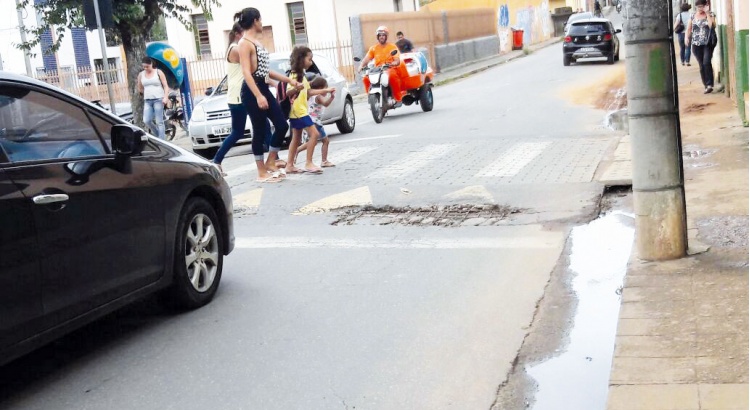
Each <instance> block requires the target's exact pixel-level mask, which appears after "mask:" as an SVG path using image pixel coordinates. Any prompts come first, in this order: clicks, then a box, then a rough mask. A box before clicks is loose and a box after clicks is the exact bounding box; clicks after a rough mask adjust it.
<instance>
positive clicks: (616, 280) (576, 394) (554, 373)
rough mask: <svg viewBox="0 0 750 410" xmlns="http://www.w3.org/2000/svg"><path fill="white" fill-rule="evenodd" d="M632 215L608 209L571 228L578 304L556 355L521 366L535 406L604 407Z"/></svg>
mask: <svg viewBox="0 0 750 410" xmlns="http://www.w3.org/2000/svg"><path fill="white" fill-rule="evenodd" d="M633 217H634V216H633V215H631V214H627V213H624V212H619V211H616V212H612V213H610V214H608V215H605V216H603V217H600V218H599V219H596V220H595V221H593V222H591V223H589V224H588V225H584V226H579V227H576V228H574V229H573V231H572V233H571V239H572V251H571V255H570V269H571V270H572V271H573V272H574V273H575V275H576V276H575V278H574V279H573V290H574V291H575V292H576V296H577V297H578V307H577V309H576V314H575V317H574V324H573V329H572V330H571V332H570V343H569V345H568V346H567V347H566V349H567V350H566V351H565V352H564V353H562V354H561V355H559V356H557V357H554V358H552V359H550V360H547V361H545V362H542V363H540V364H537V365H534V366H530V367H527V369H526V371H527V373H528V374H529V375H531V376H532V377H533V378H534V379H535V380H536V381H537V384H538V385H539V388H538V391H537V393H536V401H535V404H534V407H533V408H534V409H537V410H548V409H559V408H561V406H562V404H563V403H565V404H564V407H565V408H570V409H587V410H597V409H604V408H605V406H606V402H607V389H608V385H609V374H610V367H611V364H612V355H613V352H614V344H615V333H616V330H617V318H618V314H619V312H620V296H619V291H618V290H619V289H620V287H621V286H622V281H623V278H624V276H625V270H626V267H627V262H628V258H629V257H630V252H631V248H632V246H633V238H634V235H635V228H634V227H633V226H632V225H633V223H632V221H628V218H630V219H632V218H633Z"/></svg>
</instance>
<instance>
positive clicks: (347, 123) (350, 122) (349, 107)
mask: <svg viewBox="0 0 750 410" xmlns="http://www.w3.org/2000/svg"><path fill="white" fill-rule="evenodd" d="M354 125H355V118H354V106H353V104H352V101H351V100H350V99H349V98H347V99H346V102H344V116H343V117H342V118H341V119H340V120H338V121H336V128H338V129H339V132H340V133H342V134H348V133H350V132H352V131H354Z"/></svg>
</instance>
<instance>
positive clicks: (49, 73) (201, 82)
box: [35, 41, 355, 105]
mask: <svg viewBox="0 0 750 410" xmlns="http://www.w3.org/2000/svg"><path fill="white" fill-rule="evenodd" d="M308 47H310V49H311V50H313V52H314V53H316V54H320V55H323V56H325V57H328V59H329V60H330V61H331V63H333V65H334V66H335V67H336V68H338V70H339V72H340V73H341V74H342V75H344V77H346V79H347V82H349V83H353V82H354V79H355V76H354V62H353V55H352V44H351V41H347V42H339V43H335V42H331V43H317V44H315V43H311V44H308ZM276 53H283V54H290V53H291V49H287V50H283V49H282V50H281V51H279V50H278V49H277V51H276ZM187 70H188V74H189V75H190V89H191V91H192V93H193V96H199V95H203V93H204V92H205V90H206V88H208V87H215V86H216V85H218V84H219V82H220V81H221V79H222V78H224V75H226V59H225V57H224V55H220V56H213V57H208V58H206V57H204V58H200V59H196V60H188V61H187ZM105 75H106V73H105V71H104V66H102V65H98V66H96V67H95V69H94V70H92V69H90V68H88V67H81V68H78V69H76V68H73V67H62V68H61V69H60V70H39V71H38V72H37V73H36V76H35V77H36V79H38V80H41V81H44V82H47V83H49V84H53V85H55V86H57V87H60V88H62V89H64V90H65V91H68V92H69V93H72V94H75V95H78V96H79V97H81V98H84V99H87V100H89V101H93V100H101V101H102V104H105V105H109V104H110V101H109V95H108V94H107V83H106V81H105ZM109 75H110V77H111V78H112V88H113V92H114V99H115V102H116V103H130V93H129V91H128V75H127V72H126V70H125V68H124V67H122V68H119V67H117V66H115V65H111V67H110V71H109Z"/></svg>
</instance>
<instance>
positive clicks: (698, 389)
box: [607, 64, 748, 410]
mask: <svg viewBox="0 0 750 410" xmlns="http://www.w3.org/2000/svg"><path fill="white" fill-rule="evenodd" d="M678 68H679V70H678V79H679V87H680V88H679V90H680V91H679V93H680V116H681V121H680V122H681V127H682V141H683V159H684V174H685V191H686V201H687V213H688V229H689V231H688V232H689V238H690V247H691V250H705V249H706V247H708V248H709V249H708V250H707V251H706V252H703V253H698V254H695V255H693V256H689V257H686V258H683V259H680V260H676V261H668V262H643V261H640V260H639V259H638V258H637V254H636V253H635V250H634V252H633V255H632V256H631V260H630V263H629V266H628V270H627V274H626V278H625V284H624V288H623V293H622V304H621V309H620V317H619V324H618V330H617V336H616V342H615V352H614V358H613V361H612V370H611V374H610V383H609V386H610V387H609V398H608V403H607V408H608V409H609V410H624V409H627V410H671V409H674V410H677V409H679V410H692V409H695V410H698V409H703V410H729V409H732V410H735V409H736V410H739V409H742V410H747V409H748V237H747V235H748V129H747V128H744V127H742V122H741V121H740V118H739V115H738V114H737V109H736V107H734V106H733V105H732V101H731V100H730V99H728V98H726V97H725V96H724V95H723V94H710V95H704V94H703V86H702V84H701V81H700V75H699V72H698V67H697V64H694V65H693V66H692V67H682V66H681V67H678ZM701 248H702V249H701Z"/></svg>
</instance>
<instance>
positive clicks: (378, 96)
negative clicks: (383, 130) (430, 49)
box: [354, 50, 435, 124]
mask: <svg viewBox="0 0 750 410" xmlns="http://www.w3.org/2000/svg"><path fill="white" fill-rule="evenodd" d="M396 54H398V51H396V50H393V52H391V55H393V56H395V55H396ZM354 61H357V62H359V61H362V59H360V58H359V57H355V58H354ZM391 70H395V71H396V75H397V76H398V78H399V80H400V82H401V87H400V88H401V89H400V90H398V91H396V92H394V90H393V87H392V86H390V85H389V82H390V72H391ZM434 77H435V73H434V72H433V71H432V68H430V67H429V65H428V64H427V59H426V58H425V57H424V55H423V54H422V53H421V52H416V53H403V54H401V61H400V62H399V64H395V65H391V64H384V65H381V66H375V65H374V64H370V65H368V67H365V69H364V72H363V74H362V82H363V83H364V86H365V91H366V92H367V95H368V96H367V100H368V102H369V104H370V111H371V112H372V119H373V120H375V122H376V123H378V124H380V123H381V122H383V118H385V115H386V113H387V112H388V110H392V109H395V108H398V107H401V106H402V105H403V104H406V105H412V104H414V103H415V102H416V103H417V104H419V106H420V107H421V108H422V111H425V112H427V111H432V106H433V97H432V86H433V84H432V80H433V78H434Z"/></svg>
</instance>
